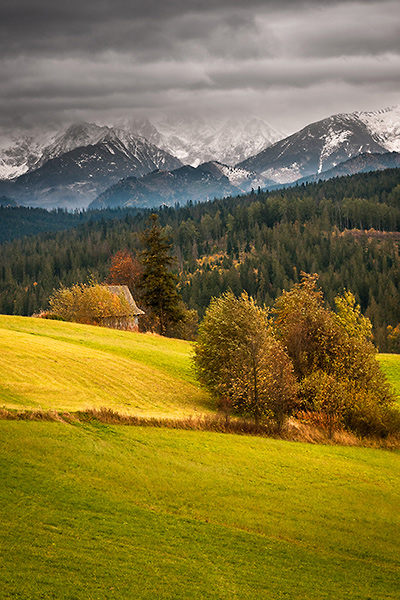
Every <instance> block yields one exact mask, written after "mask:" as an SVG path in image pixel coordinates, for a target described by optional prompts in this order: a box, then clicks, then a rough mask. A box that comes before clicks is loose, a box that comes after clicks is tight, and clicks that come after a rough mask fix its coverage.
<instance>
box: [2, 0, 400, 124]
mask: <svg viewBox="0 0 400 600" xmlns="http://www.w3.org/2000/svg"><path fill="white" fill-rule="evenodd" d="M0 57H1V59H0V81H1V82H2V83H1V90H2V94H1V96H0V125H1V124H3V125H5V124H7V123H15V122H16V121H18V119H19V120H20V121H21V122H24V123H29V122H32V123H33V122H35V121H40V122H45V121H46V120H48V121H52V122H53V121H54V122H57V121H59V122H61V121H68V120H73V119H75V118H77V117H79V118H85V119H93V120H94V119H103V120H104V119H109V120H110V119H112V118H113V117H116V118H117V117H120V116H122V115H123V114H124V113H137V114H145V113H146V112H149V111H150V112H157V111H158V112H163V111H173V110H176V111H180V110H181V109H182V108H185V109H189V110H190V109H193V110H203V111H204V110H208V111H212V110H218V109H219V110H221V109H223V110H243V109H246V110H247V111H248V112H251V111H255V112H258V113H263V116H265V117H267V118H268V116H269V115H272V120H273V118H274V117H275V116H279V114H280V112H282V110H286V111H289V112H290V114H291V119H292V122H290V120H289V125H288V126H289V128H295V127H297V126H300V125H304V124H305V121H306V120H307V119H308V114H309V112H310V111H311V108H310V107H311V106H313V105H314V108H315V114H320V113H321V112H323V111H325V113H324V114H322V116H327V115H328V114H330V113H331V112H340V111H343V110H355V109H359V110H363V109H368V108H371V109H373V108H380V107H383V106H385V105H386V104H393V103H398V98H397V96H396V94H398V91H399V90H398V87H399V75H398V74H399V72H400V58H399V57H400V15H399V11H398V1H397V0H383V1H379V0H378V1H374V0H370V1H369V0H361V1H359V2H349V1H347V0H336V1H333V2H329V1H321V0H314V1H304V2H302V1H298V0H289V1H284V2H282V0H280V1H275V0H273V1H268V0H267V1H265V0H260V1H258V0H249V1H248V2H246V3H245V4H244V3H243V1H242V0H240V1H239V0H237V1H235V0H226V1H225V0H218V1H216V0H213V1H212V0H203V1H200V0H199V1H197V0H196V1H193V0H192V1H191V0H188V1H186V2H185V1H183V0H166V1H165V2H159V0H157V1H155V0H146V1H144V0H139V1H138V0H133V1H132V0H113V1H111V0H98V1H94V0H93V1H91V2H88V1H82V0H79V1H78V0H68V1H67V2H62V3H61V2H56V1H55V0H36V1H35V2H32V0H14V1H10V0H2V2H1V6H0ZM374 86H375V88H374ZM378 87H379V88H380V90H381V100H379V95H378V94H377V91H376V90H377V88H378ZM361 99H362V102H364V104H362V103H361ZM369 99H370V102H371V103H370V104H368V101H369ZM374 103H375V104H376V103H380V104H379V105H378V106H376V105H374ZM318 111H319V112H318Z"/></svg>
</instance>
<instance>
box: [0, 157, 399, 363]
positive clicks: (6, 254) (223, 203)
mask: <svg viewBox="0 0 400 600" xmlns="http://www.w3.org/2000/svg"><path fill="white" fill-rule="evenodd" d="M35 210H37V209H35ZM29 211H31V212H30V215H29V216H30V220H29V222H28V221H27V218H26V214H27V212H28V213H29ZM47 214H49V213H47ZM149 214H150V212H149V211H147V210H143V211H138V212H136V213H133V212H132V211H121V210H119V211H118V210H117V211H106V212H105V213H102V212H101V211H96V213H95V214H93V215H91V213H90V212H86V213H83V214H80V213H77V214H75V215H71V214H68V213H65V212H64V211H56V212H54V213H51V216H50V217H48V222H49V225H48V226H47V227H46V226H45V224H44V222H45V220H46V219H44V220H43V219H42V215H41V211H40V214H39V213H36V212H35V211H33V210H32V209H26V208H3V209H1V214H0V218H1V229H0V232H1V234H2V236H3V237H2V239H4V238H5V236H8V238H9V241H6V242H3V243H2V244H1V245H0V312H1V313H6V314H21V315H30V314H32V313H34V312H37V311H39V310H40V309H44V308H46V305H47V300H48V298H49V296H50V294H51V293H52V291H53V289H54V288H57V287H59V286H60V285H61V284H63V285H66V286H70V285H72V284H74V283H79V282H86V281H87V279H88V277H90V276H91V275H92V276H94V277H95V278H96V279H97V280H98V281H103V280H104V279H105V278H106V276H107V273H108V270H109V266H110V259H111V256H112V255H113V254H115V253H116V252H117V251H119V250H121V249H124V248H127V249H128V250H131V251H133V252H138V250H139V248H140V242H139V236H138V233H139V232H140V231H143V229H144V228H145V227H146V226H147V225H148V218H149ZM18 215H20V219H18ZM36 217H37V218H36ZM46 218H47V217H46ZM24 219H25V222H26V223H27V225H26V226H24V225H23V223H24ZM159 222H160V225H161V226H162V227H164V230H165V232H166V233H167V234H168V235H169V236H170V238H171V239H172V240H173V243H174V252H175V255H176V266H175V268H176V272H177V273H178V274H179V277H180V283H179V286H180V292H181V294H182V297H183V300H184V302H185V303H186V304H187V306H188V307H189V308H192V309H196V310H197V311H198V313H199V316H200V318H201V317H202V316H203V315H204V311H205V309H206V307H207V306H208V304H209V302H210V300H211V298H212V297H214V296H219V295H220V294H221V293H223V292H224V291H226V290H227V289H229V288H230V289H232V291H233V292H234V293H235V294H239V293H240V292H241V291H243V290H245V291H247V292H248V293H249V294H250V295H252V296H254V297H255V298H256V299H257V301H258V302H260V303H266V304H267V305H270V304H271V303H272V302H273V301H274V299H275V298H276V297H277V296H278V295H279V294H280V293H281V291H282V290H283V289H288V288H290V287H291V286H292V285H293V284H294V283H298V282H299V280H300V273H301V271H305V272H308V273H314V272H316V273H318V274H319V276H320V278H319V282H320V285H321V287H322V289H323V291H324V294H325V297H326V299H327V302H328V303H330V304H332V303H333V298H334V297H335V296H336V295H337V294H338V293H341V292H343V290H344V289H349V290H351V291H352V292H353V293H354V294H355V296H356V299H357V301H358V302H359V303H360V305H361V308H362V311H363V313H364V314H365V315H366V316H367V317H369V318H370V319H371V321H372V323H373V327H374V336H375V341H376V343H377V344H378V345H379V347H380V349H381V350H388V349H390V350H392V351H397V350H398V347H397V341H396V340H393V339H389V340H388V337H387V326H388V325H390V326H392V327H395V326H396V325H397V324H398V323H399V322H400V302H399V296H400V257H399V243H400V170H398V169H388V170H385V171H376V172H373V173H366V174H358V175H353V176H350V177H342V178H337V179H333V180H329V181H326V182H319V183H314V184H308V185H302V186H295V187H292V188H288V189H282V190H276V191H271V192H263V191H261V190H258V191H255V192H252V193H251V194H249V195H247V196H241V197H235V198H225V199H222V200H214V201H212V202H206V203H199V204H192V203H189V204H188V205H187V206H184V207H179V206H177V207H174V208H168V207H164V208H162V209H160V211H159ZM35 227H36V229H35ZM43 229H47V231H45V232H43ZM56 229H63V231H54V230H56ZM40 230H41V231H42V232H41V233H36V235H32V233H33V232H34V231H40ZM4 232H7V233H4ZM22 236H25V237H22ZM392 337H393V336H392Z"/></svg>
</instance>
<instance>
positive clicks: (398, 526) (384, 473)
mask: <svg viewBox="0 0 400 600" xmlns="http://www.w3.org/2000/svg"><path fill="white" fill-rule="evenodd" d="M0 345H1V361H0V363H1V364H0V390H1V391H0V394H1V396H0V406H2V405H4V406H6V407H10V408H21V409H26V408H33V409H35V408H42V409H46V410H47V409H49V410H71V411H72V410H77V409H82V408H92V407H100V406H109V407H111V408H113V409H114V410H119V411H121V412H127V413H132V414H143V415H165V416H182V415H189V414H193V413H194V411H197V412H201V413H203V412H207V411H211V410H212V405H211V403H210V400H209V398H208V396H207V395H206V394H205V393H204V392H203V391H202V390H200V389H199V388H198V386H197V383H196V380H195V378H194V375H193V373H192V370H191V362H190V345H189V344H187V343H185V342H180V341H177V340H168V339H163V338H159V337H156V336H148V335H140V334H137V335H135V334H131V333H125V332H117V331H113V330H108V329H101V328H96V327H86V326H83V325H74V324H69V323H61V322H55V321H44V320H39V319H28V318H23V317H5V316H4V317H3V316H0ZM396 359H397V357H391V356H389V355H386V356H382V357H380V360H382V364H383V367H384V368H385V370H387V372H388V375H389V377H390V378H391V379H392V381H393V383H394V384H396V381H397V380H399V379H400V377H399V378H398V377H397V373H398V372H399V371H398V370H397V371H396ZM389 367H391V368H389ZM0 482H1V485H0V524H1V527H0V598H2V599H3V598H5V599H11V598H12V599H15V598H18V599H23V600H25V599H26V600H28V599H29V600H30V599H43V598H49V599H57V600H64V599H68V600H73V599H77V600H80V599H88V600H94V599H99V600H103V599H106V600H107V599H119V600H127V599H148V600H150V599H158V598H165V599H171V600H172V599H185V600H186V599H192V598H193V599H195V600H197V599H231V598H238V599H253V598H254V599H256V598H257V599H259V598H263V599H264V598H265V599H271V600H272V599H273V600H275V599H278V598H287V599H288V600H292V599H294V600H296V599H299V600H300V599H302V600H308V599H309V600H320V599H326V600H328V599H329V600H332V599H336V598H338V599H340V600H342V599H350V598H351V599H359V600H368V599H369V600H380V599H393V600H399V598H400V452H398V451H387V450H380V449H371V448H361V447H343V446H328V445H326V446H323V445H317V444H303V443H298V442H297V443H296V442H288V441H283V440H274V439H266V438H261V437H251V436H238V435H230V434H218V433H212V432H205V431H183V430H175V429H163V428H152V427H128V426H114V425H106V424H103V423H99V422H97V421H93V422H91V423H80V422H73V421H72V422H71V423H66V422H35V421H22V420H21V421H11V420H0Z"/></svg>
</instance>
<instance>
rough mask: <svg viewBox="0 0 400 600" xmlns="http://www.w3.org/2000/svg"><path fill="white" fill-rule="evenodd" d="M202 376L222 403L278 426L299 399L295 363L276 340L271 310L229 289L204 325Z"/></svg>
mask: <svg viewBox="0 0 400 600" xmlns="http://www.w3.org/2000/svg"><path fill="white" fill-rule="evenodd" d="M194 361H195V366H196V370H197V374H198V377H199V380H200V381H201V383H203V384H204V385H205V386H206V387H207V388H208V389H209V390H210V392H211V393H212V394H213V395H214V397H216V398H217V399H218V400H219V402H220V404H222V405H225V406H226V404H227V403H228V404H230V405H231V406H232V408H233V409H234V410H235V411H236V412H237V413H238V414H241V415H245V416H251V417H253V418H254V420H255V421H256V422H257V423H258V422H260V421H261V420H262V419H263V418H265V417H270V418H273V419H274V420H275V422H276V423H277V426H278V428H279V429H280V428H281V427H282V425H283V422H284V419H285V418H286V417H287V415H288V414H290V412H291V411H292V409H293V407H294V406H295V403H296V383H295V379H294V375H293V368H292V365H291V362H290V360H289V358H288V356H287V354H286V352H285V350H284V348H283V346H282V345H281V344H280V343H279V342H278V341H277V340H276V339H275V337H274V335H273V333H272V330H271V327H270V325H269V319H268V313H267V311H266V310H265V309H262V308H260V307H258V306H257V305H256V304H255V302H254V300H253V299H252V298H249V297H248V296H247V294H242V295H241V296H240V298H236V297H235V295H234V294H233V293H232V292H227V293H225V294H223V295H222V296H220V297H219V298H214V299H213V300H212V301H211V304H210V306H209V307H208V309H207V311H206V315H205V317H204V320H203V322H202V324H201V325H200V328H199V333H198V341H197V343H196V346H195V355H194Z"/></svg>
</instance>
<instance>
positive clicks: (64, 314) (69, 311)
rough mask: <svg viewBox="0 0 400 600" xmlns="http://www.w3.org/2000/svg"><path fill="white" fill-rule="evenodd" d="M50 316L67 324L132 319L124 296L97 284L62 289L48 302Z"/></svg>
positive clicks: (130, 309) (129, 307)
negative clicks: (122, 318) (67, 322)
mask: <svg viewBox="0 0 400 600" xmlns="http://www.w3.org/2000/svg"><path fill="white" fill-rule="evenodd" d="M49 306H50V311H51V314H52V315H54V316H57V317H60V318H61V319H63V320H64V321H73V322H76V323H87V324H93V325H100V324H101V323H102V322H104V320H106V319H110V318H116V319H118V318H120V317H127V316H130V315H131V316H132V307H131V306H130V305H129V303H128V301H127V300H126V299H125V297H124V296H122V295H121V296H118V295H116V294H113V293H112V292H111V291H110V290H109V289H108V288H107V287H106V286H104V285H100V284H98V283H95V282H93V281H92V282H90V283H88V284H75V285H73V286H71V287H69V288H67V287H60V288H59V289H58V290H55V291H54V292H53V294H52V296H51V297H50V299H49Z"/></svg>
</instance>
